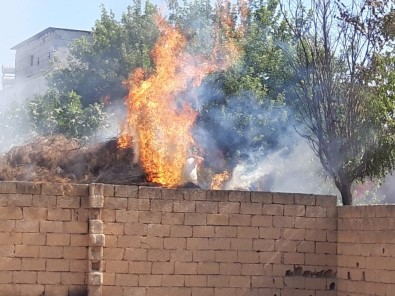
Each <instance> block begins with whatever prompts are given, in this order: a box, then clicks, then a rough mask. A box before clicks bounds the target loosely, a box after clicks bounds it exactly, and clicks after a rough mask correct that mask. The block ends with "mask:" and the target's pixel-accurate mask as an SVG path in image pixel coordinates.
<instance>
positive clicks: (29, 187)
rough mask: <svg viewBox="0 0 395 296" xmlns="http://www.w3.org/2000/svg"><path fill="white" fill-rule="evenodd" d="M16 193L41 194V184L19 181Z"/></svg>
mask: <svg viewBox="0 0 395 296" xmlns="http://www.w3.org/2000/svg"><path fill="white" fill-rule="evenodd" d="M16 193H21V194H37V195H38V194H41V184H39V183H34V182H17V183H16Z"/></svg>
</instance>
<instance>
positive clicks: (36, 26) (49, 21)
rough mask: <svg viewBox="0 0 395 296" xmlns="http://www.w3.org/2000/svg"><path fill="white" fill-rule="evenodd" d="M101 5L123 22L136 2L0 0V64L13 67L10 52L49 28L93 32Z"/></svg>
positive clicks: (11, 53) (13, 58)
mask: <svg viewBox="0 0 395 296" xmlns="http://www.w3.org/2000/svg"><path fill="white" fill-rule="evenodd" d="M152 2H153V3H156V4H158V6H159V7H160V6H161V5H162V3H161V2H163V3H164V0H157V1H152ZM101 4H103V5H104V7H105V8H106V9H107V10H110V9H111V10H112V11H113V12H114V14H115V17H116V18H117V19H120V17H121V15H122V12H124V11H126V8H127V6H128V5H132V4H133V0H67V1H65V0H0V64H1V65H9V66H14V62H15V51H14V50H11V49H10V48H11V47H13V46H14V45H16V44H18V43H19V42H22V41H24V40H26V39H27V38H29V37H31V36H33V35H35V34H37V33H39V32H41V31H42V30H44V29H46V28H48V27H60V28H67V29H77V30H91V29H92V27H93V26H94V25H95V21H96V20H97V19H99V18H100V5H101Z"/></svg>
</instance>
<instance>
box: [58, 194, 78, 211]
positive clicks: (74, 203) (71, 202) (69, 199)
mask: <svg viewBox="0 0 395 296" xmlns="http://www.w3.org/2000/svg"><path fill="white" fill-rule="evenodd" d="M56 206H57V207H59V208H63V209H67V208H71V209H78V208H80V207H81V197H79V196H67V195H65V196H57V197H56Z"/></svg>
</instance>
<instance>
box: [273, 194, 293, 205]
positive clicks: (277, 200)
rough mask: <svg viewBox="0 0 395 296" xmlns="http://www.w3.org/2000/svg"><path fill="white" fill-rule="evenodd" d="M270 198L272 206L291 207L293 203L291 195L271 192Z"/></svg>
mask: <svg viewBox="0 0 395 296" xmlns="http://www.w3.org/2000/svg"><path fill="white" fill-rule="evenodd" d="M272 196H273V203H274V204H283V205H292V204H294V202H295V194H293V193H282V192H273V193H272Z"/></svg>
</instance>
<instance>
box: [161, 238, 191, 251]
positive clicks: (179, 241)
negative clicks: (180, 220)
mask: <svg viewBox="0 0 395 296" xmlns="http://www.w3.org/2000/svg"><path fill="white" fill-rule="evenodd" d="M163 245H164V248H165V249H171V250H177V249H178V250H183V249H186V246H187V240H186V238H182V237H169V238H164V239H163Z"/></svg>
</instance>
